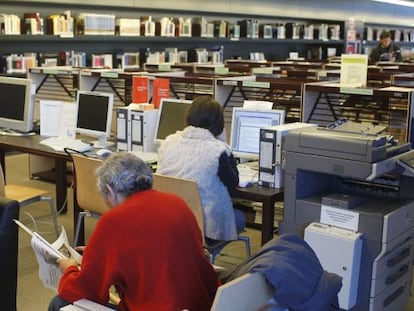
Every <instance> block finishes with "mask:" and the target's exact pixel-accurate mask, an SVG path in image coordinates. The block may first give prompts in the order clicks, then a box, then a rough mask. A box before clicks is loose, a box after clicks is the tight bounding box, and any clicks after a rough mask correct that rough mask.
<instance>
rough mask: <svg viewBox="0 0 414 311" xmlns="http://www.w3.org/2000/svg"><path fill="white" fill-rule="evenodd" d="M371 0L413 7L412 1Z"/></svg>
mask: <svg viewBox="0 0 414 311" xmlns="http://www.w3.org/2000/svg"><path fill="white" fill-rule="evenodd" d="M373 1H375V2H383V3H388V4H394V5H402V6H409V7H414V2H412V1H407V0H373Z"/></svg>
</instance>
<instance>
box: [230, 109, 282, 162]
mask: <svg viewBox="0 0 414 311" xmlns="http://www.w3.org/2000/svg"><path fill="white" fill-rule="evenodd" d="M284 123H285V111H284V110H259V109H245V108H238V107H235V108H233V116H232V120H231V134H230V147H231V149H232V152H233V154H234V156H235V157H238V158H247V159H249V160H258V159H259V145H260V129H261V128H263V127H268V126H273V125H280V124H284Z"/></svg>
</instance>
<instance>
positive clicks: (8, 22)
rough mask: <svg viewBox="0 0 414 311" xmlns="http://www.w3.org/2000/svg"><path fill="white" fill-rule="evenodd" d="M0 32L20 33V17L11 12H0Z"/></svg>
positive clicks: (3, 33) (2, 33) (6, 33)
mask: <svg viewBox="0 0 414 311" xmlns="http://www.w3.org/2000/svg"><path fill="white" fill-rule="evenodd" d="M0 34H1V35H20V17H18V16H17V15H13V14H0Z"/></svg>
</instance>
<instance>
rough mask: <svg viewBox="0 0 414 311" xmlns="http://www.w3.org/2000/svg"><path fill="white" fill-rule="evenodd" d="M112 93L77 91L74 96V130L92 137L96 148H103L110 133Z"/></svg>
mask: <svg viewBox="0 0 414 311" xmlns="http://www.w3.org/2000/svg"><path fill="white" fill-rule="evenodd" d="M113 104H114V95H113V94H111V93H102V92H88V91H78V93H77V96H76V107H77V117H76V132H77V133H79V134H85V135H89V136H93V137H97V138H98V141H95V142H94V146H95V147H97V148H104V147H106V146H107V145H108V144H107V140H106V139H107V137H109V136H110V135H111V123H112V107H113Z"/></svg>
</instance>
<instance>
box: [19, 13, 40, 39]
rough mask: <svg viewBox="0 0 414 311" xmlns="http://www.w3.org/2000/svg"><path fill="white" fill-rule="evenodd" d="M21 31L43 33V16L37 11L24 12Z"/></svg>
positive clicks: (29, 33) (32, 33) (30, 33)
mask: <svg viewBox="0 0 414 311" xmlns="http://www.w3.org/2000/svg"><path fill="white" fill-rule="evenodd" d="M22 26H23V27H22V33H23V34H27V35H43V34H44V31H43V18H41V17H40V13H39V12H32V13H25V14H24V15H23V25H22Z"/></svg>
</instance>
